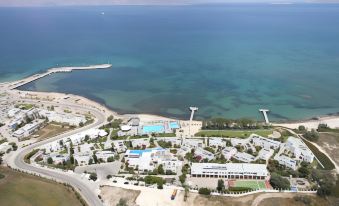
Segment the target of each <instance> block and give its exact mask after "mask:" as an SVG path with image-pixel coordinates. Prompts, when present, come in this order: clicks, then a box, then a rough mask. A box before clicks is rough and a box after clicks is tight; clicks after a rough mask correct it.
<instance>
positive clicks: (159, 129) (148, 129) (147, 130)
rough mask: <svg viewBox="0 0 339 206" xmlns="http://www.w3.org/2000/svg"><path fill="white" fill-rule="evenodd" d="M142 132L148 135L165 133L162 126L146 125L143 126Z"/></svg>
mask: <svg viewBox="0 0 339 206" xmlns="http://www.w3.org/2000/svg"><path fill="white" fill-rule="evenodd" d="M142 131H143V133H144V134H148V133H153V132H154V133H163V132H165V127H164V125H146V126H143V128H142Z"/></svg>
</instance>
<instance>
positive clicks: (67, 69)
mask: <svg viewBox="0 0 339 206" xmlns="http://www.w3.org/2000/svg"><path fill="white" fill-rule="evenodd" d="M111 67H112V65H111V64H99V65H90V66H83V67H58V68H51V69H49V70H47V71H46V72H44V73H41V74H34V75H32V76H29V77H27V78H25V79H22V80H20V81H16V82H13V83H11V84H10V85H9V87H8V88H9V89H16V88H18V87H20V86H23V85H25V84H28V83H30V82H34V81H36V80H38V79H41V78H43V77H45V76H47V75H51V74H54V73H60V72H72V71H73V70H93V69H108V68H111Z"/></svg>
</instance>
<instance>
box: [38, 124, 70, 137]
mask: <svg viewBox="0 0 339 206" xmlns="http://www.w3.org/2000/svg"><path fill="white" fill-rule="evenodd" d="M69 130H71V128H70V127H68V126H62V125H59V124H53V123H51V124H48V125H46V126H45V127H44V128H42V129H41V130H39V131H38V132H36V133H34V134H33V135H32V136H36V137H37V138H38V140H39V141H40V140H43V139H47V138H50V137H54V136H56V135H58V134H61V133H63V132H66V131H69Z"/></svg>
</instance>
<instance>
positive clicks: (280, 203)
mask: <svg viewBox="0 0 339 206" xmlns="http://www.w3.org/2000/svg"><path fill="white" fill-rule="evenodd" d="M296 196H299V197H301V196H302V197H303V198H304V200H305V199H306V200H305V201H309V202H308V203H307V202H304V201H301V200H297V199H294V198H295V197H296ZM272 205H274V206H285V205H291V206H292V205H293V206H306V205H315V206H328V205H329V202H328V201H327V200H326V199H324V198H320V197H318V196H316V195H313V194H303V195H301V194H295V193H285V194H282V193H279V194H278V193H275V194H261V195H260V196H258V197H257V198H256V199H255V200H254V201H253V203H252V206H272Z"/></svg>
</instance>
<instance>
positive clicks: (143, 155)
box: [125, 148, 182, 173]
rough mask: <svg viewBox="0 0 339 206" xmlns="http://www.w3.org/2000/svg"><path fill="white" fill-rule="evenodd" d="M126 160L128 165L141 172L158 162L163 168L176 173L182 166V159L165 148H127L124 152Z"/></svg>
mask: <svg viewBox="0 0 339 206" xmlns="http://www.w3.org/2000/svg"><path fill="white" fill-rule="evenodd" d="M125 158H126V161H127V162H128V165H129V167H133V168H134V169H138V170H139V171H141V172H150V171H153V170H154V169H155V168H157V167H158V166H159V165H160V164H161V165H163V168H164V170H165V171H166V170H169V171H171V172H173V173H177V171H178V170H179V168H180V167H181V166H182V161H179V160H178V158H176V157H174V155H173V154H172V153H170V152H169V150H167V149H162V148H153V149H146V150H127V151H126V153H125Z"/></svg>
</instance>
